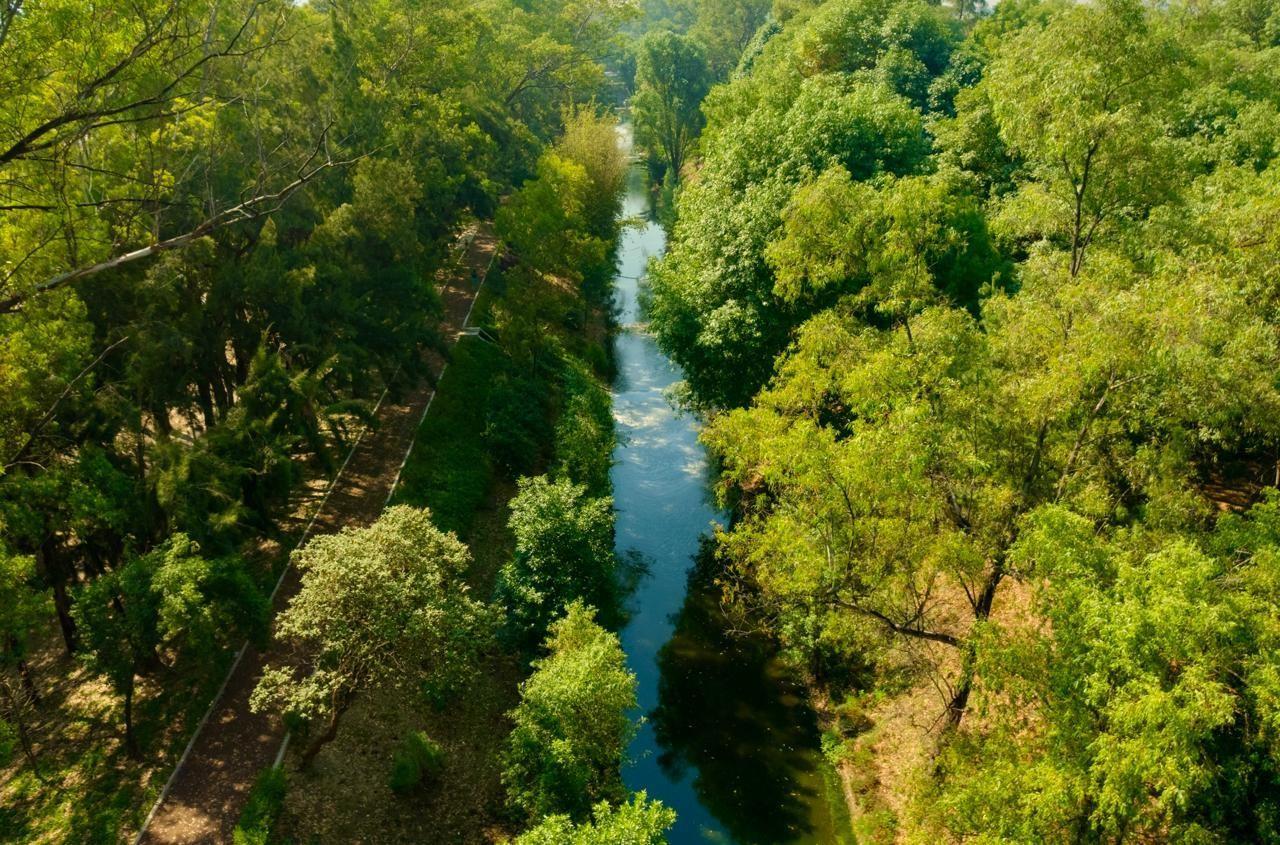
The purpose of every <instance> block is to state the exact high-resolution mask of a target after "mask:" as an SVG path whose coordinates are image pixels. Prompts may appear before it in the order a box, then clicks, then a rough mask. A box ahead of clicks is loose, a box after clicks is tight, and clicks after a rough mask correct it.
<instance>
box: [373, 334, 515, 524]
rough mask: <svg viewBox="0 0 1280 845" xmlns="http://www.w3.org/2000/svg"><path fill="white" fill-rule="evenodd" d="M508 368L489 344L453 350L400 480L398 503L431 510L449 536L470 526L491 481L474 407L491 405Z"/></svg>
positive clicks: (465, 343)
mask: <svg viewBox="0 0 1280 845" xmlns="http://www.w3.org/2000/svg"><path fill="white" fill-rule="evenodd" d="M506 367H507V365H506V363H505V361H504V359H503V356H502V352H501V351H500V350H499V349H497V348H495V347H493V346H491V345H489V344H487V343H483V342H481V341H479V340H474V339H464V340H463V341H462V342H460V343H459V344H458V345H457V346H455V347H454V349H453V358H452V360H451V361H450V363H449V369H448V371H447V372H446V373H445V374H444V378H443V379H441V381H440V384H439V385H438V386H437V387H436V396H435V398H434V399H433V400H432V402H431V413H430V414H428V415H427V416H426V418H425V419H424V420H423V422H422V426H421V428H419V429H418V434H417V437H416V439H415V441H414V447H413V452H412V454H410V456H409V461H408V463H406V464H405V468H404V473H403V474H402V475H401V483H400V487H399V489H398V491H397V493H396V496H395V499H394V501H395V502H396V503H397V504H405V505H412V506H414V507H423V508H428V509H430V511H431V513H432V515H433V517H434V518H435V520H436V521H437V522H438V523H439V525H440V527H441V528H443V529H445V530H447V531H454V532H464V531H466V530H467V529H468V528H469V527H470V525H471V517H472V514H474V513H475V510H476V508H477V507H478V506H479V505H480V503H481V502H482V501H483V500H484V496H485V493H486V492H487V491H488V489H489V481H490V478H491V477H492V469H491V458H490V457H489V454H488V450H487V449H486V448H485V440H484V438H483V437H479V436H477V434H478V432H477V431H476V408H484V407H487V406H488V404H489V396H490V392H491V391H492V390H493V389H494V387H495V385H496V384H498V383H499V382H500V380H501V378H502V377H503V374H504V373H505V371H506Z"/></svg>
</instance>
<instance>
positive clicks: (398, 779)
mask: <svg viewBox="0 0 1280 845" xmlns="http://www.w3.org/2000/svg"><path fill="white" fill-rule="evenodd" d="M442 771H444V749H442V748H441V747H440V745H439V744H438V743H437V742H435V740H433V739H431V737H429V736H427V735H426V733H425V732H423V731H414V732H413V733H411V734H409V735H408V736H406V737H405V738H404V740H403V741H402V742H401V743H400V747H399V748H397V749H396V752H395V756H394V757H392V759H391V776H390V779H389V781H388V783H389V785H390V786H391V789H392V791H393V792H397V793H401V794H403V793H406V792H409V791H410V790H412V789H414V788H415V787H417V786H419V785H421V784H422V783H423V782H425V781H430V780H434V779H435V778H438V777H439V776H440V773H441V772H442Z"/></svg>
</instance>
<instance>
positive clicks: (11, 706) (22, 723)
mask: <svg viewBox="0 0 1280 845" xmlns="http://www.w3.org/2000/svg"><path fill="white" fill-rule="evenodd" d="M28 682H29V680H28V679H24V685H25V684H26V683H28ZM0 692H3V694H4V709H5V711H6V712H7V713H8V718H9V720H10V721H11V722H12V723H13V729H14V732H15V733H16V734H17V735H18V745H19V747H21V748H22V756H23V757H25V758H27V763H28V764H29V765H30V766H31V772H32V774H34V775H35V776H36V780H38V781H40V782H41V783H45V784H47V783H48V782H49V781H48V780H47V779H46V778H45V776H44V772H42V771H40V761H39V760H38V759H37V758H36V750H35V746H33V745H32V744H31V734H30V733H29V732H28V727H27V720H26V718H24V716H23V713H22V708H23V702H21V701H19V700H18V698H17V696H16V695H15V694H14V692H13V690H12V688H10V687H9V684H8V682H7V681H4V680H0ZM35 700H36V701H39V699H38V698H37V699H35Z"/></svg>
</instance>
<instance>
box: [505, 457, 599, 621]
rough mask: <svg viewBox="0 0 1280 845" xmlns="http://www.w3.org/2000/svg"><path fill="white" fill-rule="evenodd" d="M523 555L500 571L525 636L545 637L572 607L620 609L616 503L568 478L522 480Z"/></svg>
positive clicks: (515, 507) (519, 550)
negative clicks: (551, 624) (593, 494)
mask: <svg viewBox="0 0 1280 845" xmlns="http://www.w3.org/2000/svg"><path fill="white" fill-rule="evenodd" d="M510 524H511V531H512V533H513V534H514V535H515V539H516V553H515V556H514V557H513V558H512V560H511V561H510V562H508V563H507V564H506V565H505V566H503V567H502V570H501V572H499V573H498V588H497V593H498V598H499V600H500V601H501V603H502V604H503V605H504V606H505V607H506V608H507V609H508V611H509V612H510V616H509V619H510V624H511V626H512V628H513V631H514V633H516V634H517V635H518V636H523V637H529V638H537V637H540V636H541V635H542V633H543V631H545V630H546V626H547V623H549V622H550V621H551V620H552V619H553V618H554V617H555V616H557V615H558V614H559V613H560V612H561V611H562V610H563V609H564V607H565V605H566V604H568V603H569V602H571V601H573V600H574V599H586V600H587V601H589V602H591V603H592V604H594V605H596V606H597V607H600V606H605V607H608V608H610V609H612V606H613V605H614V604H616V599H615V598H614V595H615V593H616V587H615V581H616V578H615V574H616V570H617V558H616V556H615V554H614V551H613V501H612V500H611V499H609V498H604V497H601V498H592V497H590V496H588V495H587V491H586V488H585V487H582V486H581V485H577V484H573V483H572V482H570V481H568V480H567V479H561V480H559V481H554V482H553V481H548V480H547V479H546V478H524V479H521V480H520V492H519V494H518V495H516V497H515V498H514V499H512V500H511V522H510Z"/></svg>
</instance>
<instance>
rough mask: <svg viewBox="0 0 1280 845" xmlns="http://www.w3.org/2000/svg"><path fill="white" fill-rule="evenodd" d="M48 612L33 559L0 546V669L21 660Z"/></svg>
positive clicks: (46, 596) (47, 599) (7, 668)
mask: <svg viewBox="0 0 1280 845" xmlns="http://www.w3.org/2000/svg"><path fill="white" fill-rule="evenodd" d="M48 615H49V597H48V594H47V592H46V591H45V590H42V589H41V588H40V586H39V583H38V581H37V580H36V567H35V561H34V560H33V559H32V558H29V557H22V556H18V555H12V554H9V553H7V552H6V551H5V550H4V549H3V548H0V672H3V671H8V670H12V669H13V668H15V666H16V664H17V663H18V662H19V661H21V660H23V659H24V658H25V657H26V656H27V654H28V652H29V650H30V648H31V645H32V641H33V638H34V635H35V634H36V632H37V630H38V629H39V627H40V625H41V624H43V623H44V621H45V620H46V619H47V618H48Z"/></svg>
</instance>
